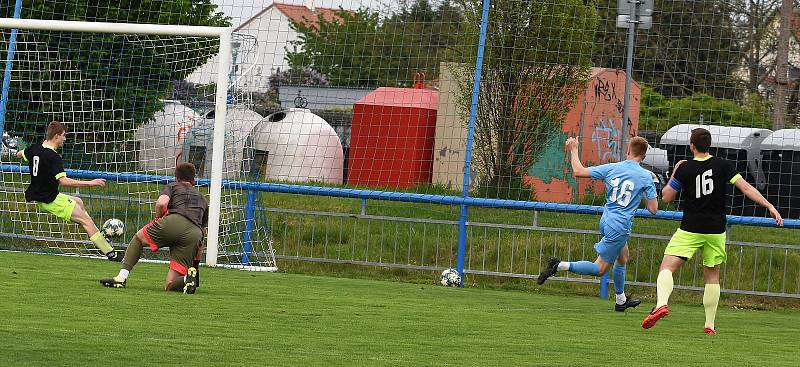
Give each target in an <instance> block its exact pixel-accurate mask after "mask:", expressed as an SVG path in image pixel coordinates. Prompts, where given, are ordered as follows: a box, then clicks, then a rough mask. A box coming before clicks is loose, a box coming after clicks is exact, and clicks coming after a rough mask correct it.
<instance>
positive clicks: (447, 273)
mask: <svg viewBox="0 0 800 367" xmlns="http://www.w3.org/2000/svg"><path fill="white" fill-rule="evenodd" d="M440 283H442V285H443V286H445V287H460V286H461V274H459V273H458V270H456V269H445V270H444V271H443V272H442V279H441V281H440Z"/></svg>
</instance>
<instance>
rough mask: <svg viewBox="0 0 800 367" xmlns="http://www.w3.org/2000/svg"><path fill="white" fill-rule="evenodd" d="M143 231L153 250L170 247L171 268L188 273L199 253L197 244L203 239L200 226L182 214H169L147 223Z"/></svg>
mask: <svg viewBox="0 0 800 367" xmlns="http://www.w3.org/2000/svg"><path fill="white" fill-rule="evenodd" d="M142 232H143V235H144V238H145V241H146V242H147V245H148V246H150V250H152V251H153V252H156V251H158V249H159V248H161V247H169V268H170V269H172V270H175V271H177V272H178V273H179V274H181V275H186V272H187V270H188V269H189V267H190V266H192V262H193V260H194V256H195V254H196V253H197V246H198V245H199V244H200V241H202V240H203V230H201V229H200V227H198V226H196V225H195V224H194V223H192V222H191V221H190V220H188V219H186V217H184V216H182V215H180V214H167V215H166V216H164V217H162V218H159V219H156V220H154V221H152V222H150V223H147V224H146V225H145V226H144V227H143V228H142Z"/></svg>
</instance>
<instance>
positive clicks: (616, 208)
mask: <svg viewBox="0 0 800 367" xmlns="http://www.w3.org/2000/svg"><path fill="white" fill-rule="evenodd" d="M589 176H590V177H591V178H593V179H595V180H603V182H604V183H605V185H606V205H605V207H604V208H603V216H602V218H600V227H601V228H608V229H611V230H614V231H617V232H622V233H626V234H627V233H630V232H631V226H632V224H633V214H634V212H636V209H637V208H639V204H640V203H641V202H642V197H643V196H644V198H646V199H647V200H651V199H655V198H656V197H657V196H658V194H657V193H656V187H655V185H653V176H652V174H651V173H650V171H648V170H646V169H644V168H642V167H641V166H640V165H639V162H637V161H633V160H626V161H623V162H619V163H609V164H603V165H600V166H595V167H589Z"/></svg>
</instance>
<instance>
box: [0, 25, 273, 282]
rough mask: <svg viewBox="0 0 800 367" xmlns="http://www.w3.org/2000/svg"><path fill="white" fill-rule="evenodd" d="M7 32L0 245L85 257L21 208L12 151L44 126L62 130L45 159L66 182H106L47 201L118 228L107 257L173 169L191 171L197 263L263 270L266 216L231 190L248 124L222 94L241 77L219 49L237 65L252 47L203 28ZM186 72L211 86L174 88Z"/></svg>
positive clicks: (80, 244)
mask: <svg viewBox="0 0 800 367" xmlns="http://www.w3.org/2000/svg"><path fill="white" fill-rule="evenodd" d="M12 24H13V26H14V27H17V28H19V30H18V31H13V32H12V30H11V28H12V26H11V25H9V21H8V20H6V22H0V37H1V38H2V42H0V45H2V50H0V52H2V55H8V54H9V53H10V54H11V58H12V61H13V62H12V65H13V67H12V68H11V69H9V70H10V73H7V74H6V78H8V79H9V80H10V83H8V88H7V89H6V90H5V92H4V94H6V95H7V103H6V105H5V106H6V113H5V119H4V121H5V123H4V124H2V125H0V128H2V132H3V149H2V156H1V157H0V161H1V162H2V182H0V210H2V212H3V215H2V216H0V247H2V248H5V249H13V250H27V251H30V250H39V251H46V252H55V253H61V254H69V255H79V256H97V255H99V250H97V249H96V248H95V247H94V245H93V244H92V243H91V242H90V241H89V239H88V236H87V235H86V233H85V232H84V230H83V229H82V227H80V226H79V225H77V224H74V223H66V222H64V221H62V220H60V219H58V218H56V217H55V216H54V215H52V214H50V213H46V212H44V211H41V210H39V209H37V206H36V205H35V203H28V202H26V201H25V198H24V190H25V188H26V187H27V185H28V183H29V182H30V177H29V173H28V167H27V164H25V163H24V162H20V161H18V160H16V159H15V157H14V153H15V152H16V151H18V150H21V149H24V148H25V147H26V146H28V145H30V144H32V143H40V142H42V141H43V140H44V135H45V129H46V127H47V124H48V123H49V122H50V121H53V120H58V121H61V122H63V123H64V125H65V127H66V129H67V139H66V142H65V144H64V147H63V148H61V149H59V153H60V154H61V156H62V157H63V159H64V166H65V168H66V172H67V176H68V177H71V178H75V179H84V180H88V179H94V178H104V179H106V185H105V186H104V187H92V188H81V189H75V188H69V187H61V188H60V191H61V192H62V193H65V194H68V195H72V196H76V197H78V198H80V199H81V200H82V201H83V203H85V207H86V209H87V211H88V213H89V215H90V216H91V217H92V219H93V220H94V222H95V224H96V225H97V226H98V227H100V226H102V223H103V222H104V221H105V220H107V219H109V218H119V219H121V220H122V221H123V222H124V223H125V233H124V235H123V236H121V237H118V238H114V239H110V240H111V242H112V245H113V246H114V247H115V248H118V249H120V248H124V247H125V246H126V245H127V242H128V241H129V240H130V238H131V237H132V236H133V235H134V234H135V233H136V231H137V230H138V229H139V228H141V227H142V226H143V225H145V224H146V223H148V222H149V221H151V220H152V219H153V213H154V203H155V200H156V199H157V198H158V196H159V194H160V191H161V188H162V186H163V185H164V184H165V183H168V182H171V181H172V180H173V171H174V168H175V166H176V165H177V164H178V163H180V162H191V163H193V164H194V165H195V166H196V167H197V174H198V185H199V190H200V191H201V192H202V193H203V194H204V195H205V196H206V199H207V201H209V203H210V205H211V209H210V223H209V238H208V244H207V248H206V263H207V264H209V265H220V266H231V267H246V268H247V269H256V270H273V269H275V266H276V265H275V258H274V254H273V250H272V241H271V236H270V234H269V231H268V228H267V226H266V224H267V223H268V221H267V218H266V212H265V211H263V210H259V205H258V201H259V197H260V196H261V193H257V192H247V191H243V190H240V189H237V188H236V187H238V186H237V185H235V181H246V180H247V179H248V175H249V172H250V171H249V170H250V167H251V166H252V160H253V158H252V157H251V156H248V155H250V154H248V152H247V151H246V149H244V145H245V141H246V139H247V138H248V135H249V134H250V132H251V130H252V128H253V126H254V125H255V124H257V123H258V122H259V121H260V119H261V117H260V116H259V115H258V114H257V113H255V112H253V111H252V110H251V109H250V108H248V106H249V104H250V103H251V98H250V97H249V95H248V94H246V93H242V92H239V91H237V89H236V88H235V85H236V83H237V82H240V81H241V80H242V79H243V78H246V77H247V75H246V72H247V70H239V68H237V67H236V65H235V64H234V65H233V66H231V53H232V52H231V48H230V45H231V44H233V45H235V46H236V49H235V50H233V53H234V54H236V55H237V56H236V57H237V59H239V60H244V59H247V58H252V57H255V55H254V52H253V50H254V49H255V44H254V41H253V39H252V38H247V37H243V36H237V35H235V34H234V35H231V34H230V30H229V29H228V28H213V27H192V26H177V27H176V26H159V25H144V24H128V25H126V24H110V23H85V22H56V21H50V22H45V21H35V20H22V21H19V22H16V23H12ZM103 24H105V25H107V27H106V28H102V27H103ZM231 41H233V42H231ZM220 55H223V57H220ZM197 70H213V71H214V73H215V76H214V78H213V79H208V78H207V80H206V81H205V82H202V83H187V82H183V80H185V79H186V78H187V76H189V75H190V74H191V73H193V72H195V71H197ZM9 77H10V78H9ZM220 85H221V86H223V87H222V88H219V90H218V88H217V87H218V86H220ZM222 139H224V141H222ZM215 150H218V151H219V152H216V153H215ZM220 152H221V153H220ZM146 256H149V257H151V258H153V259H164V257H165V256H166V254H163V253H160V252H159V253H156V254H149V251H148V254H146Z"/></svg>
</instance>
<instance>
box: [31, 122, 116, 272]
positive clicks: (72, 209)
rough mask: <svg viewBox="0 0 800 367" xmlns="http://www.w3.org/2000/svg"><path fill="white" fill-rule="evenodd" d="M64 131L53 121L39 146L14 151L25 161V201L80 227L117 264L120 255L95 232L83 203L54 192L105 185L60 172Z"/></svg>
mask: <svg viewBox="0 0 800 367" xmlns="http://www.w3.org/2000/svg"><path fill="white" fill-rule="evenodd" d="M66 138H67V131H66V129H65V128H64V125H63V124H62V123H61V122H58V121H53V122H51V123H50V124H49V125H48V126H47V135H46V137H45V140H44V142H42V143H41V144H33V145H31V146H29V147H27V148H25V150H22V151H19V152H17V158H22V159H24V160H25V161H26V162H28V169H29V173H30V176H31V183H30V185H28V188H27V189H26V190H25V201H33V202H36V206H37V207H38V208H39V209H40V210H43V211H46V212H48V213H52V214H54V215H55V216H57V217H58V218H61V219H62V220H64V221H67V222H73V223H77V224H80V225H81V227H83V229H84V230H85V231H86V234H88V235H89V239H90V240H91V241H92V243H94V244H95V245H96V246H97V248H99V249H100V251H102V252H103V254H105V255H106V256H107V257H108V259H109V260H111V261H121V260H122V254H121V253H119V252H117V251H114V248H113V247H111V245H110V244H109V243H108V241H107V240H106V238H105V237H103V234H102V233H100V231H98V230H97V226H95V224H94V221H93V220H92V217H90V216H89V213H87V212H86V207H85V206H84V204H83V200H81V199H80V198H78V197H75V196H70V195H65V194H62V193H60V192H58V186H59V185H63V186H68V187H89V186H105V184H106V181H105V180H103V179H99V178H98V179H94V180H91V181H82V180H73V179H71V178H69V177H67V173H66V171H64V160H63V159H61V155H59V154H58V152H57V151H56V149H58V148H61V147H63V146H64V141H65V140H66Z"/></svg>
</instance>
